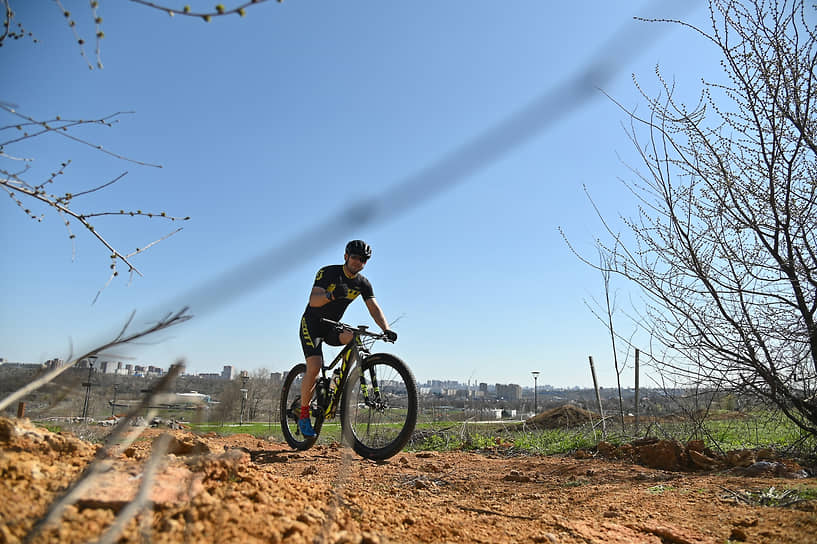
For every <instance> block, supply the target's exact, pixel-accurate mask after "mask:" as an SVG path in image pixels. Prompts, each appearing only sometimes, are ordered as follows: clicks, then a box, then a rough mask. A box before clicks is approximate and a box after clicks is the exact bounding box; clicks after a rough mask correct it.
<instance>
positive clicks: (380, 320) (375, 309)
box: [365, 298, 389, 331]
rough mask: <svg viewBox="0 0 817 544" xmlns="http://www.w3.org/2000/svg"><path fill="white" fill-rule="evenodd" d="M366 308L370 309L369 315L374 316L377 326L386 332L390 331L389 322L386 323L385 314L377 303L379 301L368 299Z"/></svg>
mask: <svg viewBox="0 0 817 544" xmlns="http://www.w3.org/2000/svg"><path fill="white" fill-rule="evenodd" d="M365 302H366V307H367V308H368V309H369V313H370V314H371V315H372V319H374V322H375V323H377V325H378V326H379V327H380V328H381V329H383V330H384V331H387V330H389V322H388V321H386V315H385V314H384V313H383V310H381V309H380V305H379V304H378V303H377V299H375V298H369V299H366V301H365Z"/></svg>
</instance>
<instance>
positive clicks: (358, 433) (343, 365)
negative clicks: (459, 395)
mask: <svg viewBox="0 0 817 544" xmlns="http://www.w3.org/2000/svg"><path fill="white" fill-rule="evenodd" d="M323 321H324V322H325V323H328V324H329V325H331V326H332V327H334V328H335V330H337V331H338V333H341V332H344V331H350V332H352V333H354V337H353V339H352V341H351V342H349V343H348V344H346V345H345V346H344V347H343V348H342V349H341V350H340V352H339V353H338V354H337V356H336V357H335V358H334V359H333V360H332V362H331V363H329V364H328V365H327V364H324V365H322V366H321V371H320V375H319V376H318V378H317V379H316V380H315V387H314V388H313V390H312V398H311V399H310V402H309V410H310V417H311V418H312V428H313V429H314V430H315V436H312V437H306V436H303V435H302V434H301V432H300V430H299V429H298V418H299V417H300V413H301V382H302V381H303V378H304V375H305V374H306V364H304V363H301V364H297V365H295V366H294V367H293V368H292V370H290V371H289V373H288V374H287V376H286V378H285V379H284V385H283V388H282V390H281V410H280V413H281V431H282V432H283V434H284V439H286V441H287V444H289V445H290V447H292V448H294V449H296V450H306V449H309V448H311V447H312V446H313V445H314V444H315V442H316V441H317V439H318V436H319V435H320V432H321V428H322V427H323V424H324V422H325V421H326V420H328V419H333V418H335V417H336V416H340V423H341V441H342V442H343V443H345V444H347V445H351V446H352V448H353V449H354V450H355V452H356V453H357V454H358V455H360V456H361V457H365V458H367V459H374V460H383V459H388V458H389V457H392V456H394V455H395V454H397V453H398V452H400V450H402V449H403V447H404V446H405V445H406V443H407V442H408V441H409V438H411V433H412V432H414V425H415V424H416V423H417V384H416V383H415V381H414V375H413V374H412V372H411V370H410V369H409V367H408V366H407V365H406V363H404V362H403V361H402V360H400V359H399V358H397V357H395V356H394V355H391V354H390V353H371V351H370V349H371V346H372V345H373V344H374V343H375V342H376V341H378V340H383V341H386V342H388V339H387V338H386V337H385V335H383V334H381V333H374V332H370V331H368V330H367V329H368V327H366V326H365V325H360V326H358V327H352V326H351V325H347V324H345V323H339V322H337V321H331V320H329V319H323ZM330 371H332V374H331V376H330V375H328V372H330Z"/></svg>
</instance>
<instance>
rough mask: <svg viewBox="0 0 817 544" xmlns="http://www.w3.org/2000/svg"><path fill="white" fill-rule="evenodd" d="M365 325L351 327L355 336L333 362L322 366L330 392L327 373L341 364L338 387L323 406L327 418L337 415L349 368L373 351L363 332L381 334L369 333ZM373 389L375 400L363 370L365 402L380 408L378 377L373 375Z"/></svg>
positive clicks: (322, 373) (361, 381)
mask: <svg viewBox="0 0 817 544" xmlns="http://www.w3.org/2000/svg"><path fill="white" fill-rule="evenodd" d="M366 328H367V327H365V326H360V327H358V328H356V329H351V332H353V333H354V338H353V339H352V341H351V342H349V343H348V344H346V346H344V348H343V349H342V350H340V352H339V353H338V354H337V355H336V356H335V358H334V359H332V362H331V363H329V364H328V365H326V364H324V365H322V366H321V381H322V382H323V384H324V386H325V387H326V388H327V390H326V393H327V394H328V393H329V390H328V387H329V385H330V378H328V377H327V373H328V372H329V371H330V370H333V369H334V368H335V367H336V366H337V365H338V364H340V369H339V379H338V387H337V389H335V392H334V394H333V395H332V397H331V398H328V399H326V405H325V406H323V407H322V409H323V411H324V416H325V417H326V419H332V418H334V417H335V413H336V412H337V408H338V406H339V405H340V400H341V397H342V396H343V391H344V389H345V388H346V382H347V380H348V375H349V370H350V369H352V368H353V365H354V364H355V363H358V364H360V363H361V362H362V361H363V359H364V358H365V357H367V356H369V355H371V352H370V351H369V347H368V346H367V345H366V344H365V343H364V342H363V339H362V337H361V336H362V334H367V335H371V336H379V335H375V334H373V333H368V332H367V331H366ZM371 381H372V384H371V385H372V391H373V393H374V400H372V399H371V398H370V397H369V387H368V384H367V383H366V377H365V376H364V375H363V372H361V373H360V387H361V391H362V393H363V402H364V403H365V404H366V406H369V407H374V408H380V406H379V397H380V395H379V386H378V383H377V377H376V376H374V375H372V376H371Z"/></svg>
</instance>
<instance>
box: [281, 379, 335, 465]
mask: <svg viewBox="0 0 817 544" xmlns="http://www.w3.org/2000/svg"><path fill="white" fill-rule="evenodd" d="M305 374H306V365H305V364H303V363H301V364H298V365H295V366H294V367H293V368H292V370H290V371H289V373H288V374H287V376H286V378H284V386H283V388H282V389H281V406H280V416H281V432H282V433H283V435H284V440H286V441H287V444H289V445H290V447H292V448H294V449H296V450H307V449H309V448H311V447H312V445H313V444H314V443H315V441H316V440H317V439H318V435H319V434H320V432H321V427H322V426H323V418H324V414H323V410H321V409H320V408H319V407H318V402H317V399H316V398H315V393H314V388H313V393H312V399H311V401H310V403H309V406H310V412H311V415H312V428H313V429H314V430H315V436H312V437H306V436H304V435H302V434H301V431H300V430H299V429H298V418H299V417H300V416H301V383H302V382H303V379H304V375H305Z"/></svg>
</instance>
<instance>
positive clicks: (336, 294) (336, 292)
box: [332, 283, 349, 300]
mask: <svg viewBox="0 0 817 544" xmlns="http://www.w3.org/2000/svg"><path fill="white" fill-rule="evenodd" d="M348 294H349V288H348V287H346V284H345V283H336V284H335V288H334V289H333V290H332V300H338V299H341V298H346V295H348Z"/></svg>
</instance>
